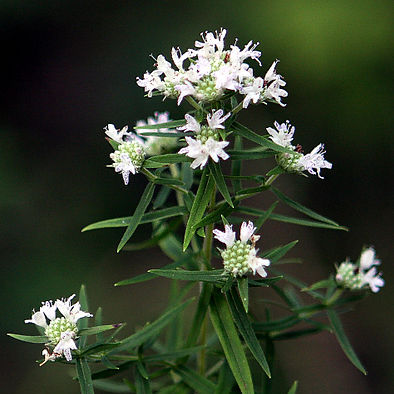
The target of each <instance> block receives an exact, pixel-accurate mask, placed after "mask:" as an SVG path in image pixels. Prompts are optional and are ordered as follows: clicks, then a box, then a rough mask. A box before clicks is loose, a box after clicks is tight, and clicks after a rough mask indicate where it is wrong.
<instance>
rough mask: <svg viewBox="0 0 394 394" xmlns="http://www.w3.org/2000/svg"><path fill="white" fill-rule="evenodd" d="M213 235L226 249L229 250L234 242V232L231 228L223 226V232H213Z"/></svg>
mask: <svg viewBox="0 0 394 394" xmlns="http://www.w3.org/2000/svg"><path fill="white" fill-rule="evenodd" d="M213 234H214V235H215V237H214V238H216V239H217V240H218V241H220V242H222V243H224V244H225V245H226V246H227V248H230V247H231V246H232V245H233V244H234V242H235V232H234V231H233V226H232V225H231V226H230V225H228V224H226V225H225V226H224V232H223V231H220V230H213Z"/></svg>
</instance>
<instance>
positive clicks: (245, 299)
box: [237, 277, 249, 313]
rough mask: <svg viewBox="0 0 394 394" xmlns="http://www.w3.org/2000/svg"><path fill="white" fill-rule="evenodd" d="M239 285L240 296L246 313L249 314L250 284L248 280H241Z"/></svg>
mask: <svg viewBox="0 0 394 394" xmlns="http://www.w3.org/2000/svg"><path fill="white" fill-rule="evenodd" d="M237 283H238V290H239V296H240V297H241V300H242V304H243V306H244V308H245V311H246V313H248V308H249V283H248V278H246V277H244V278H240V279H238V281H237Z"/></svg>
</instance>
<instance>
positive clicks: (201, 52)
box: [137, 29, 287, 108]
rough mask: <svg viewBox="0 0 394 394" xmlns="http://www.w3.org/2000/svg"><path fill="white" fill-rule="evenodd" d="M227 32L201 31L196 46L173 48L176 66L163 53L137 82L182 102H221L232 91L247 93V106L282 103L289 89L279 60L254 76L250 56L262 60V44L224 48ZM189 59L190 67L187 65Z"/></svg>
mask: <svg viewBox="0 0 394 394" xmlns="http://www.w3.org/2000/svg"><path fill="white" fill-rule="evenodd" d="M226 33H227V31H226V30H225V29H221V30H220V32H215V33H212V32H205V33H201V37H202V41H196V42H195V44H194V45H195V48H193V49H188V50H187V51H186V52H185V53H183V54H182V52H181V50H180V49H179V48H172V51H171V57H172V60H173V63H174V65H175V68H173V67H172V65H171V63H170V62H168V61H167V60H166V58H165V57H164V56H163V55H159V56H158V57H157V59H156V65H155V66H156V69H155V70H154V71H152V72H151V73H150V72H148V71H146V73H145V74H144V76H143V78H142V79H140V78H137V84H138V85H139V86H140V87H143V88H144V89H145V92H147V94H148V97H151V96H152V95H153V93H154V92H155V93H157V94H161V95H164V97H170V98H177V99H178V105H179V104H180V103H181V102H182V100H183V99H184V97H186V96H191V97H193V98H194V99H195V100H197V101H199V102H210V101H217V100H219V99H220V98H222V97H223V96H224V95H225V94H226V93H228V92H238V93H239V94H241V95H243V96H245V97H244V99H243V107H244V108H246V107H247V106H248V105H249V103H250V102H251V101H252V102H253V103H255V104H256V103H266V102H268V101H273V102H277V103H278V104H280V105H282V106H284V104H283V103H282V102H281V98H282V97H286V96H287V92H286V91H285V90H284V89H282V88H283V86H285V85H286V82H285V81H284V80H283V79H282V77H281V76H280V75H279V74H277V73H276V70H275V68H276V65H277V63H278V60H276V61H274V63H273V64H272V66H271V67H270V68H269V70H268V71H267V73H266V74H265V76H264V78H261V77H254V75H253V68H252V67H250V66H249V65H248V64H247V63H245V60H246V59H249V58H250V59H252V60H255V61H257V62H258V63H259V65H261V63H260V60H259V58H260V56H261V52H260V51H257V50H255V49H256V47H257V45H258V44H253V42H252V41H249V42H248V43H247V44H246V45H245V46H244V48H243V49H241V48H239V47H238V46H237V41H236V42H235V43H234V45H230V49H225V48H224V38H225V36H226ZM185 61H188V66H185V65H184V63H185Z"/></svg>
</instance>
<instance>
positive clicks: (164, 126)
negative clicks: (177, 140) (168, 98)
mask: <svg viewBox="0 0 394 394" xmlns="http://www.w3.org/2000/svg"><path fill="white" fill-rule="evenodd" d="M184 124H186V120H185V119H179V120H171V121H169V122H164V123H155V124H146V125H144V126H134V128H135V129H138V130H159V129H175V128H177V127H179V126H183V125H184ZM158 134H159V135H161V134H162V133H160V132H158ZM182 134H183V133H182Z"/></svg>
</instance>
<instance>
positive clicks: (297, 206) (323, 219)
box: [271, 187, 339, 226]
mask: <svg viewBox="0 0 394 394" xmlns="http://www.w3.org/2000/svg"><path fill="white" fill-rule="evenodd" d="M271 190H272V192H273V193H274V194H275V196H276V197H278V198H279V200H281V201H282V202H284V203H285V204H286V205H288V206H289V207H291V208H293V209H295V210H296V211H299V212H301V213H303V214H304V215H306V216H309V217H310V218H312V219H315V220H318V221H320V222H324V223H327V224H332V225H333V226H339V224H338V223H336V222H334V221H333V220H331V219H328V218H326V217H324V216H322V215H320V214H318V213H316V212H314V211H312V210H311V209H309V208H307V207H304V206H303V205H301V204H300V203H298V202H297V201H294V200H292V199H291V198H290V197H288V196H286V195H285V194H284V193H282V192H281V191H280V190H278V189H275V188H274V187H271Z"/></svg>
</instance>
